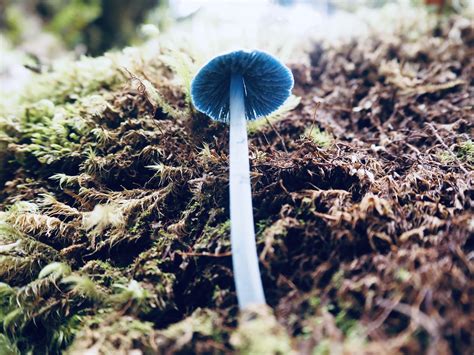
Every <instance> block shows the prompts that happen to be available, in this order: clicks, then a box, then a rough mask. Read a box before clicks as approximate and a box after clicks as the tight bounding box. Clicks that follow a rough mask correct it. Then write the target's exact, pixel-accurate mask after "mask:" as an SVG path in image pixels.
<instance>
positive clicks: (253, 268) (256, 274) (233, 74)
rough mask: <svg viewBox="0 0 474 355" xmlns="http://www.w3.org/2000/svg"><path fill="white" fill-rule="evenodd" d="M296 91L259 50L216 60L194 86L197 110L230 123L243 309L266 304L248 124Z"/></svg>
mask: <svg viewBox="0 0 474 355" xmlns="http://www.w3.org/2000/svg"><path fill="white" fill-rule="evenodd" d="M292 88H293V75H292V73H291V71H290V70H289V69H288V68H287V67H286V66H285V65H283V64H282V63H281V62H280V61H279V60H278V59H276V58H274V57H273V56H271V55H269V54H267V53H265V52H261V51H256V50H255V51H251V52H248V51H243V50H239V51H234V52H230V53H227V54H224V55H220V56H217V57H215V58H213V59H212V60H211V61H209V62H208V63H207V64H206V65H204V67H202V68H201V70H200V71H199V72H198V73H197V74H196V76H195V77H194V79H193V81H192V83H191V98H192V102H193V104H194V106H195V107H196V109H197V110H198V111H200V112H202V113H205V114H206V115H208V116H209V117H211V118H212V119H214V120H217V121H222V122H226V123H229V124H230V134H229V135H230V137H229V139H230V142H229V147H230V148H229V151H230V158H229V159H230V168H229V170H230V171H229V175H230V176H229V186H230V221H231V227H230V229H231V245H232V263H233V269H234V280H235V286H236V290H237V299H238V302H239V307H240V309H246V308H248V307H249V306H250V305H260V304H265V296H264V293H263V287H262V281H261V277H260V271H259V267H258V256H257V248H256V243H255V230H254V221H253V212H252V195H251V186H250V166H249V152H248V144H247V128H246V120H255V119H257V118H259V117H262V116H266V115H268V114H270V113H272V112H273V111H275V110H276V109H278V108H279V107H280V106H281V105H282V104H283V103H284V102H285V100H286V99H287V98H288V97H289V96H290V94H291V89H292Z"/></svg>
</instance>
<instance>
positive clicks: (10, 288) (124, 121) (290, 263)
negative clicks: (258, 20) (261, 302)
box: [0, 15, 474, 354]
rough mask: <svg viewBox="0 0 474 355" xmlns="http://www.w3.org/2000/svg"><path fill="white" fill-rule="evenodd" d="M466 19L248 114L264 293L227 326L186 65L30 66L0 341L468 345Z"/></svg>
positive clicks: (210, 179)
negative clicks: (33, 74) (278, 106)
mask: <svg viewBox="0 0 474 355" xmlns="http://www.w3.org/2000/svg"><path fill="white" fill-rule="evenodd" d="M472 23H473V22H472V19H468V18H463V17H462V16H459V15H453V16H451V17H442V18H439V19H438V20H437V21H435V22H434V24H433V26H431V27H428V28H425V29H423V32H422V33H421V34H419V35H418V36H411V34H412V33H413V32H410V35H409V34H407V33H406V32H403V33H400V32H396V31H395V32H394V33H392V34H391V35H387V34H383V35H382V34H377V33H375V34H371V35H370V36H368V37H364V38H363V39H352V40H347V41H342V42H341V43H338V44H337V45H328V44H325V43H323V42H317V43H314V45H313V46H312V50H311V51H310V53H309V59H308V60H307V62H306V64H304V63H303V62H301V63H297V64H293V65H291V69H292V71H293V74H294V76H295V89H294V94H295V97H293V98H292V100H291V101H290V102H289V104H288V105H286V107H285V108H284V109H283V110H281V111H280V112H279V113H277V114H276V115H273V116H272V117H270V118H269V119H268V120H265V119H264V120H261V121H258V122H256V123H252V124H251V125H250V126H249V141H250V153H251V171H252V174H251V175H252V186H253V202H254V216H255V221H256V232H257V245H258V251H259V256H260V261H261V272H262V278H263V283H264V288H265V294H266V297H267V301H268V304H269V306H270V307H269V309H260V310H255V311H254V312H253V313H252V314H246V315H244V316H243V317H241V319H240V322H238V309H237V303H236V296H235V291H234V282H233V278H232V264H231V250H230V238H229V226H230V221H229V211H228V204H229V201H228V186H227V185H228V155H227V154H228V142H227V139H228V129H227V127H226V125H224V124H221V123H217V122H212V121H211V120H210V119H208V118H207V117H205V116H204V115H202V114H200V113H198V112H195V111H194V110H193V109H192V107H191V106H190V104H189V95H187V91H186V87H185V88H184V89H183V87H182V86H180V85H178V84H177V82H176V80H175V76H176V71H178V72H181V74H182V73H183V72H185V70H186V69H185V68H182V67H181V68H179V67H178V68H177V66H173V65H171V66H170V65H169V62H166V61H163V60H161V59H160V58H161V57H159V56H156V55H152V56H149V55H147V54H146V52H143V53H140V52H139V51H133V50H129V51H128V52H126V53H125V52H124V53H122V54H117V55H112V54H111V55H108V56H104V57H98V58H95V59H90V58H84V59H81V60H80V61H77V62H74V63H72V64H71V63H69V64H67V65H66V64H64V63H63V64H61V65H59V66H57V67H54V68H52V69H51V70H50V71H48V72H46V73H44V74H39V75H38V76H37V78H36V79H35V82H34V85H33V84H32V85H31V86H30V87H29V88H26V89H25V93H24V97H23V98H22V100H21V104H20V105H19V106H18V107H15V108H11V107H10V108H6V107H3V110H4V111H5V113H7V112H9V114H8V115H7V114H4V115H3V116H2V117H1V118H0V208H1V209H2V210H3V212H0V281H1V282H0V323H2V327H0V353H1V354H19V353H26V352H27V351H33V352H34V353H41V354H44V353H59V352H62V351H65V352H66V353H69V354H84V353H86V351H87V353H88V354H111V353H115V354H139V353H150V354H151V353H179V352H181V353H231V352H242V353H250V354H257V353H275V354H277V353H281V354H287V353H291V352H292V351H293V352H298V353H303V354H311V353H314V354H326V353H373V354H381V353H383V354H395V353H417V354H418V353H424V352H426V353H431V354H434V353H440V354H448V353H453V354H461V353H465V354H468V353H472V352H473V351H474V340H473V337H472V329H474V302H473V299H474V280H473V277H472V275H473V272H474V264H473V259H474V238H473V235H474V233H473V232H474V219H473V200H474V189H473V178H474V173H473V168H474V142H473V135H472V133H473V125H474V120H473V115H474V112H473V104H474V99H473V97H474V96H473V94H474V82H473V80H474V59H473V58H474V30H473V26H472ZM119 57H120V58H119ZM117 58H119V59H117ZM179 58H182V57H179ZM124 63H125V64H124ZM124 68H126V69H124ZM184 76H185V78H188V77H189V75H188V76H186V75H184ZM268 122H271V124H268ZM64 349H66V350H64ZM132 350H135V352H132Z"/></svg>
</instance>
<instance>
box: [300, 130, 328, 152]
mask: <svg viewBox="0 0 474 355" xmlns="http://www.w3.org/2000/svg"><path fill="white" fill-rule="evenodd" d="M302 137H303V138H307V139H310V140H311V141H313V142H314V144H316V145H317V146H318V147H321V148H329V147H330V146H331V144H332V143H333V141H334V137H333V136H332V135H331V134H329V133H328V132H325V131H321V130H320V129H319V128H317V127H308V128H306V130H305V131H304V134H303V136H302Z"/></svg>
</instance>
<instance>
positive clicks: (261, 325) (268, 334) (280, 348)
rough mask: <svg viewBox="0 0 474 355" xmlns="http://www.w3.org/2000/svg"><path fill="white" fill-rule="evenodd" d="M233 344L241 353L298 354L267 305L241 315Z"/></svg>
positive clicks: (233, 335)
mask: <svg viewBox="0 0 474 355" xmlns="http://www.w3.org/2000/svg"><path fill="white" fill-rule="evenodd" d="M231 344H232V345H233V346H234V348H235V350H237V351H238V352H239V353H240V354H249V355H250V354H272V355H273V354H274V355H283V354H296V352H294V351H293V349H292V347H291V340H290V337H289V336H288V334H287V332H286V331H285V329H284V328H283V327H282V326H281V325H280V324H278V322H277V320H276V318H275V316H274V315H273V312H272V311H271V310H270V309H268V308H266V307H260V309H257V308H255V309H252V310H249V311H248V312H247V313H244V314H243V315H242V316H241V320H240V323H239V327H238V328H237V330H236V331H235V332H234V333H233V334H232V338H231Z"/></svg>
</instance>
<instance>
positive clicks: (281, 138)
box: [265, 116, 288, 153]
mask: <svg viewBox="0 0 474 355" xmlns="http://www.w3.org/2000/svg"><path fill="white" fill-rule="evenodd" d="M265 119H266V120H267V123H268V124H269V125H270V127H272V129H273V130H274V131H275V133H276V135H277V136H278V138H280V141H281V145H282V146H283V150H284V151H285V153H288V150H287V149H286V145H285V141H284V140H283V137H282V136H281V134H280V132H278V131H277V129H276V128H275V126H274V125H273V124H272V123H271V122H270V120H269V119H268V117H267V116H265Z"/></svg>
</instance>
